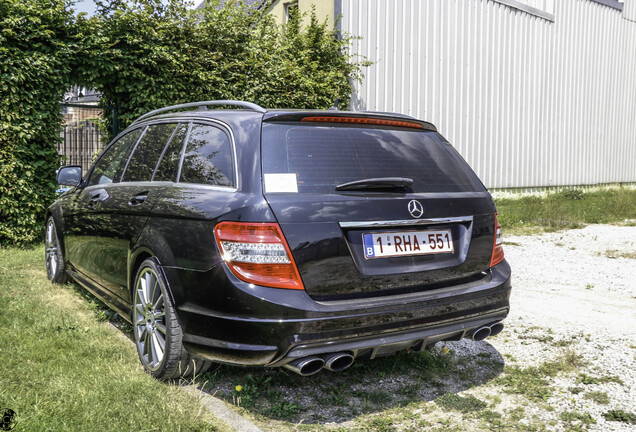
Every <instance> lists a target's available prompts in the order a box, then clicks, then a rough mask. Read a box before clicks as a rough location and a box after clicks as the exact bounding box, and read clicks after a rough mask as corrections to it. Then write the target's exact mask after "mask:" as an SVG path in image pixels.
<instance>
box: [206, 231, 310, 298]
mask: <svg viewBox="0 0 636 432" xmlns="http://www.w3.org/2000/svg"><path fill="white" fill-rule="evenodd" d="M214 233H215V235H216V243H217V245H218V246H219V250H220V251H221V254H222V256H223V260H225V262H226V263H227V265H228V267H229V268H230V270H231V271H232V273H234V275H235V276H236V277H237V278H239V279H241V280H242V281H245V282H249V283H254V284H257V285H264V286H269V287H274V288H288V289H304V286H303V283H302V281H301V279H300V275H299V274H298V269H297V268H296V263H295V262H294V258H293V257H292V254H291V252H290V250H289V246H288V245H287V241H286V240H285V236H283V232H282V231H281V229H280V226H279V225H278V224H277V223H256V222H221V223H219V224H218V225H217V226H216V227H215V228H214Z"/></svg>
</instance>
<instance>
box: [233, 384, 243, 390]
mask: <svg viewBox="0 0 636 432" xmlns="http://www.w3.org/2000/svg"><path fill="white" fill-rule="evenodd" d="M234 390H236V391H237V392H240V391H241V390H243V386H241V385H240V384H239V385H237V386H236V387H234Z"/></svg>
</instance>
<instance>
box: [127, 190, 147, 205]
mask: <svg viewBox="0 0 636 432" xmlns="http://www.w3.org/2000/svg"><path fill="white" fill-rule="evenodd" d="M147 198H148V192H143V193H140V194H139V195H135V196H134V197H132V198H131V199H130V201H128V205H130V206H138V205H142V204H143V203H144V201H146V199H147Z"/></svg>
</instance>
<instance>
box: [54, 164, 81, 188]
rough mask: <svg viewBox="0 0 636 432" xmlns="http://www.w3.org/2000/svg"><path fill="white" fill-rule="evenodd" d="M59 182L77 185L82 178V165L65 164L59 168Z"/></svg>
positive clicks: (66, 184)
mask: <svg viewBox="0 0 636 432" xmlns="http://www.w3.org/2000/svg"><path fill="white" fill-rule="evenodd" d="M56 178H57V183H58V184H60V185H63V186H77V185H78V184H79V182H80V180H82V167H81V166H78V165H69V166H63V167H61V168H60V169H58V170H57V177H56Z"/></svg>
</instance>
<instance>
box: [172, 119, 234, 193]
mask: <svg viewBox="0 0 636 432" xmlns="http://www.w3.org/2000/svg"><path fill="white" fill-rule="evenodd" d="M233 179H234V169H233V166H232V150H231V146H230V140H229V138H228V136H227V135H226V134H225V132H223V131H222V130H221V129H219V128H217V127H214V126H209V125H202V124H193V125H192V130H191V131H190V135H189V137H188V143H187V145H186V150H185V155H184V157H183V166H182V168H181V178H180V181H181V182H186V183H201V184H209V185H216V186H233V185H234V181H233Z"/></svg>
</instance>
